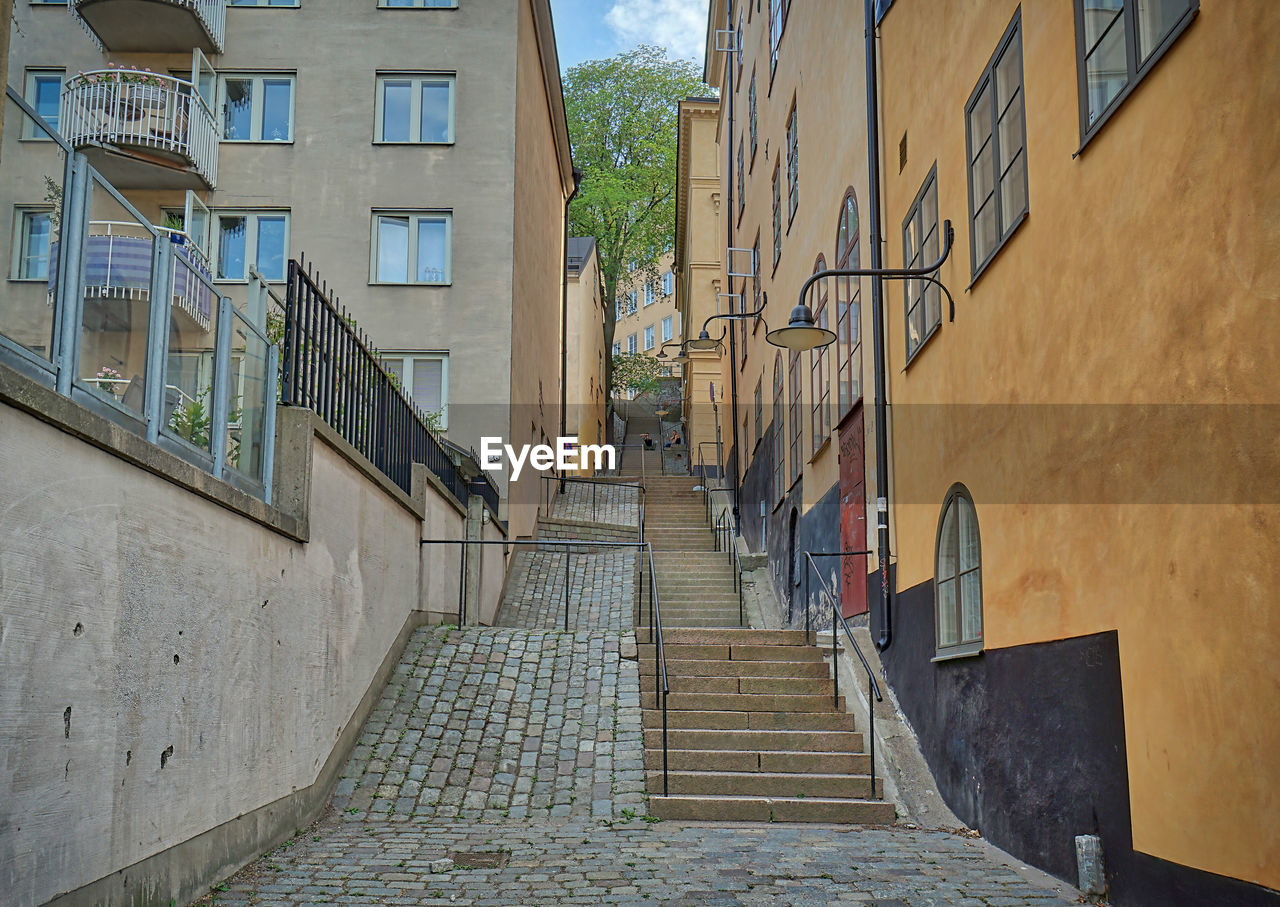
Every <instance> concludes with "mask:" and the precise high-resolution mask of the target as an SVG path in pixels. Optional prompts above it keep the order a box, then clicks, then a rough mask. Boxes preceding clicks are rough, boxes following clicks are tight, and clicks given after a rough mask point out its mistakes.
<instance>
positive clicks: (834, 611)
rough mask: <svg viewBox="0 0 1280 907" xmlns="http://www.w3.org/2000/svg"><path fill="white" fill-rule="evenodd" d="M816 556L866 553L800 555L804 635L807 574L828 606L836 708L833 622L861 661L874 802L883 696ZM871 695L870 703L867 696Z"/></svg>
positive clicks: (837, 686) (837, 679)
mask: <svg viewBox="0 0 1280 907" xmlns="http://www.w3.org/2000/svg"><path fill="white" fill-rule="evenodd" d="M814 554H817V555H818V556H819V557H843V556H853V555H867V554H871V552H870V551H839V552H812V553H811V552H808V551H806V552H805V553H804V557H805V603H804V610H805V633H806V636H807V635H808V632H809V571H810V570H812V571H813V575H814V576H816V577H817V578H818V587H819V594H821V595H825V596H826V597H827V601H828V602H829V603H830V605H831V677H832V701H833V702H834V703H835V705H836V706H837V707H839V705H840V663H839V662H838V661H837V660H836V643H837V638H836V637H837V633H836V623H837V621H838V622H839V623H840V626H842V627H844V635H845V636H846V637H848V639H849V645H851V646H852V647H853V654H855V655H857V656H858V661H860V662H862V669H863V670H864V671H866V672H867V735H868V739H869V741H870V742H869V743H868V744H867V753H868V755H869V756H870V759H871V796H872V797H874V798H876V799H882V795H881V793H880V792H879V791H877V789H876V706H875V703H876V702H884V696H882V695H881V693H880V684H879V683H877V682H876V675H875V672H874V671H873V670H872V669H871V663H870V662H868V661H867V657H866V656H865V655H863V654H862V648H861V647H860V646H859V645H858V641H857V640H856V639H854V636H853V630H851V629H850V628H849V622H848V621H847V620H845V619H844V615H843V614H841V613H840V600H839V599H838V598H836V596H835V593H833V592H832V591H831V587H830V586H828V585H827V581H826V580H825V579H823V578H822V574H821V573H819V572H818V565H817V564H816V563H814V560H813V557H814ZM873 695H874V696H875V701H874V702H873V701H872V699H871V697H872V696H873Z"/></svg>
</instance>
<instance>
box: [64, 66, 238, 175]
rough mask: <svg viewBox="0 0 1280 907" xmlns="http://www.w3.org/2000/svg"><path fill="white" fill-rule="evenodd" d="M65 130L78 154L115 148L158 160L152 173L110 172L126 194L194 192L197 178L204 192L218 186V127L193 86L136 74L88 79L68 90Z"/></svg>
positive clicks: (114, 72) (89, 75)
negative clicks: (184, 189) (140, 191)
mask: <svg viewBox="0 0 1280 907" xmlns="http://www.w3.org/2000/svg"><path fill="white" fill-rule="evenodd" d="M59 123H60V127H61V131H62V133H63V135H64V136H65V137H66V139H67V141H68V142H70V143H71V146H72V147H73V148H75V149H76V150H88V149H91V148H92V147H94V146H113V147H115V148H117V149H120V150H124V151H135V152H140V153H141V154H143V155H147V156H149V157H152V158H155V162H154V163H152V164H151V165H150V166H145V167H141V168H139V167H136V166H135V167H132V168H129V169H121V172H119V173H115V172H112V173H110V174H109V175H110V176H111V178H112V182H113V183H114V184H115V185H117V186H119V187H120V188H127V189H162V188H181V187H184V186H188V187H189V179H190V176H189V174H194V175H195V176H197V177H198V178H199V180H200V182H201V183H203V184H204V185H203V188H209V189H212V188H214V186H215V185H216V184H217V178H218V130H217V126H216V124H215V122H214V117H213V112H212V111H211V110H209V108H208V106H207V105H206V104H205V102H204V99H203V98H201V97H200V95H199V94H198V93H197V92H196V91H195V89H194V88H193V86H192V85H191V83H190V82H186V81H183V80H182V79H175V78H173V77H172V76H162V75H158V74H157V73H153V72H146V71H138V70H133V69H101V70H95V71H93V72H84V73H80V74H79V75H76V76H73V77H72V78H70V79H68V80H67V84H66V87H65V88H64V89H63V91H62V109H61V114H60V119H59ZM91 160H92V157H91ZM97 163H98V162H96V161H95V164H97ZM144 163H145V161H144ZM157 165H158V166H157ZM166 165H167V166H166ZM175 165H176V166H175ZM104 166H105V164H104ZM116 166H117V167H118V168H124V166H125V165H123V164H119V163H117V164H116ZM184 171H187V172H184Z"/></svg>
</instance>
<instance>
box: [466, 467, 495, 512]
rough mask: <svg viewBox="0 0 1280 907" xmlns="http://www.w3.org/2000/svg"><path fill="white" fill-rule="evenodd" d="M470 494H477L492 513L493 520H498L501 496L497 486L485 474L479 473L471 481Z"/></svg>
mask: <svg viewBox="0 0 1280 907" xmlns="http://www.w3.org/2000/svg"><path fill="white" fill-rule="evenodd" d="M471 493H472V494H477V495H479V496H480V498H481V499H482V500H483V501H484V502H485V503H486V504H488V505H489V509H490V510H492V511H493V518H494V519H495V520H496V519H497V518H498V502H499V501H500V500H501V495H500V494H499V492H498V486H497V485H495V484H494V483H493V479H491V478H489V474H488V473H486V472H482V473H480V475H478V476H476V477H475V478H473V479H472V480H471Z"/></svg>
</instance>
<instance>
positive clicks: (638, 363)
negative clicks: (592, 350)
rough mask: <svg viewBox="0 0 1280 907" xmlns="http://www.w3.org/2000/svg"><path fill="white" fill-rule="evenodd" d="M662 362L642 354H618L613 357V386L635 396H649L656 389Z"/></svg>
mask: <svg viewBox="0 0 1280 907" xmlns="http://www.w3.org/2000/svg"><path fill="white" fill-rule="evenodd" d="M661 377H662V362H661V361H660V360H658V359H655V358H653V357H652V356H646V355H644V354H643V353H619V354H618V355H616V356H614V357H613V382H614V386H615V387H617V388H620V389H623V390H629V391H632V392H634V393H635V394H637V395H639V394H650V393H653V392H654V391H656V390H657V389H658V385H659V383H660V381H659V379H660V378H661Z"/></svg>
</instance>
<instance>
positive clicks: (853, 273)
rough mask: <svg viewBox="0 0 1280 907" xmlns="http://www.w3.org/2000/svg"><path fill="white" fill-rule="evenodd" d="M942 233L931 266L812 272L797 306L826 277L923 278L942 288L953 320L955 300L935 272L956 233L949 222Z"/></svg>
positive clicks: (804, 285)
mask: <svg viewBox="0 0 1280 907" xmlns="http://www.w3.org/2000/svg"><path fill="white" fill-rule="evenodd" d="M942 233H943V237H944V245H943V247H942V253H941V254H940V255H939V256H938V260H937V261H935V262H933V263H932V264H928V265H924V266H922V267H919V268H828V269H826V270H823V271H814V272H813V273H812V274H810V275H809V278H808V279H807V280H806V281H805V282H804V283H803V284H802V285H801V286H800V301H799V303H798V305H803V304H804V300H805V297H806V296H807V295H808V293H809V288H810V287H812V286H813V285H814V284H815V283H817V282H818V281H819V280H821V279H823V278H826V277H884V278H888V279H890V280H911V279H914V278H923V279H925V280H927V281H929V282H930V283H934V284H937V285H938V286H939V287H941V288H942V292H944V293H946V294H947V300H948V301H949V302H950V303H951V319H952V320H953V321H954V320H955V306H956V303H955V300H954V299H953V298H952V296H951V293H950V291H948V290H947V288H946V286H944V285H943V283H942V282H941V281H940V280H938V279H937V276H936V274H935V273H934V272H936V271H937V270H938V269H939V268H941V267H942V265H943V264H944V263H945V262H946V260H947V259H948V258H950V257H951V249H952V247H953V246H954V244H955V237H956V232H955V230H953V229H952V227H951V221H950V220H944V221H943V222H942Z"/></svg>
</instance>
